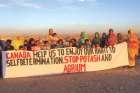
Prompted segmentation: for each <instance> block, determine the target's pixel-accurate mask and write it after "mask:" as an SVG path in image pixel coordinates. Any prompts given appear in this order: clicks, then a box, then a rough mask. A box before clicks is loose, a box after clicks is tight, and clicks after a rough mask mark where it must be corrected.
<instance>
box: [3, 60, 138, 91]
mask: <svg viewBox="0 0 140 93" xmlns="http://www.w3.org/2000/svg"><path fill="white" fill-rule="evenodd" d="M139 62H140V60H138V62H137V65H136V67H135V68H131V69H130V68H122V67H121V68H116V69H111V70H105V71H97V72H87V73H75V74H63V75H50V76H41V77H30V78H16V79H0V93H140V63H139Z"/></svg>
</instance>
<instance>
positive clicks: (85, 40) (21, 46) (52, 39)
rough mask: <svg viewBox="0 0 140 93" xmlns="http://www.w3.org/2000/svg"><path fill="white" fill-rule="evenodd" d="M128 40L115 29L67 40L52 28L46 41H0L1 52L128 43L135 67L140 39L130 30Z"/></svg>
mask: <svg viewBox="0 0 140 93" xmlns="http://www.w3.org/2000/svg"><path fill="white" fill-rule="evenodd" d="M127 36H128V38H127V39H124V38H123V35H122V34H121V33H117V35H116V34H115V33H114V30H113V29H109V32H108V33H102V34H101V33H99V32H95V33H94V34H93V38H91V37H90V36H89V35H88V34H87V33H86V32H81V35H80V38H79V39H76V38H70V39H65V38H63V37H62V36H60V35H58V34H57V33H54V31H53V29H52V28H50V29H49V31H48V34H47V36H46V39H45V40H40V39H36V38H29V39H24V40H22V39H20V37H19V36H17V37H16V39H15V40H11V39H7V40H0V50H3V51H9V50H28V51H37V50H46V49H55V48H64V47H77V48H105V47H109V46H112V47H113V46H114V45H115V44H118V43H122V42H127V43H128V53H129V61H130V66H135V57H136V55H138V49H139V47H138V46H139V45H138V44H139V43H138V37H137V36H136V34H135V33H134V32H133V31H132V30H131V29H130V30H129V31H128V35H127Z"/></svg>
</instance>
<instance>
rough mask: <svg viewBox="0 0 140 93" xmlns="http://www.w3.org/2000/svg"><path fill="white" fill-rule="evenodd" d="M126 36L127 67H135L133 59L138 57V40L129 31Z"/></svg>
mask: <svg viewBox="0 0 140 93" xmlns="http://www.w3.org/2000/svg"><path fill="white" fill-rule="evenodd" d="M129 31H130V33H129V34H128V54H129V65H130V66H135V57H136V56H137V55H138V38H137V36H136V34H135V33H134V32H133V31H132V30H129Z"/></svg>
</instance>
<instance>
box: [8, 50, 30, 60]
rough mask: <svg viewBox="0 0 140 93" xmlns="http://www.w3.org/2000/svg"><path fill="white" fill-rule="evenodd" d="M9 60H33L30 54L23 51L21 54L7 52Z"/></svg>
mask: <svg viewBox="0 0 140 93" xmlns="http://www.w3.org/2000/svg"><path fill="white" fill-rule="evenodd" d="M6 57H7V59H20V58H21V59H22V58H31V54H30V52H26V51H21V52H16V51H15V52H7V53H6Z"/></svg>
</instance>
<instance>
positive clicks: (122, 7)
mask: <svg viewBox="0 0 140 93" xmlns="http://www.w3.org/2000/svg"><path fill="white" fill-rule="evenodd" d="M104 25H113V26H118V27H120V28H124V27H131V26H134V27H136V28H139V25H140V0H0V27H13V28H14V27H15V28H18V27H21V28H24V27H25V28H26V27H28V28H30V27H31V28H45V27H51V26H52V27H62V28H65V29H67V27H71V28H72V27H75V28H76V27H77V28H81V29H82V27H80V26H85V28H86V27H87V28H88V27H91V28H92V27H93V26H94V28H96V27H97V26H104Z"/></svg>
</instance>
